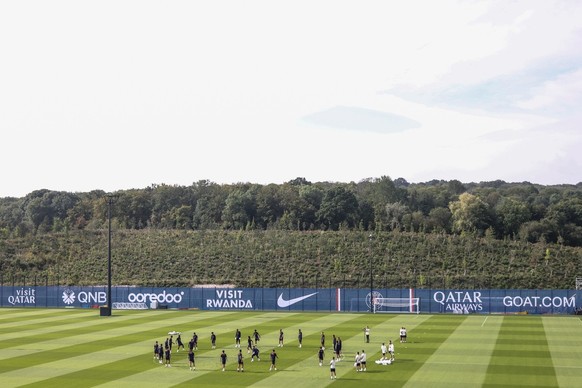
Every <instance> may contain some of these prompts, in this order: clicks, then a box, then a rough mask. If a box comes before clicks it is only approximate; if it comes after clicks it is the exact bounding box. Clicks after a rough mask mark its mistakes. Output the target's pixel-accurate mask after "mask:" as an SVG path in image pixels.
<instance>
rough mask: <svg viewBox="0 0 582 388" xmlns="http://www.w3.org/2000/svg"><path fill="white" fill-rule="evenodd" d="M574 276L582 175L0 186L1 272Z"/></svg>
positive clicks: (361, 282) (305, 283)
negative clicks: (547, 180) (24, 190)
mask: <svg viewBox="0 0 582 388" xmlns="http://www.w3.org/2000/svg"><path fill="white" fill-rule="evenodd" d="M110 222H111V230H112V239H113V247H114V249H113V266H114V268H113V274H114V275H113V281H114V282H115V284H118V285H123V284H126V285H143V286H196V285H200V284H232V285H236V286H239V287H245V286H248V287H286V286H294V287H322V286H330V287H331V286H333V287H335V286H338V287H368V285H369V284H370V283H374V284H376V285H377V286H384V287H420V288H423V287H446V288H573V287H574V281H575V280H574V279H575V278H576V277H577V276H579V275H582V274H578V273H577V272H578V270H579V268H581V267H582V184H577V185H559V186H542V185H536V184H531V183H528V182H522V183H507V182H503V181H494V182H481V183H468V184H463V183H461V182H459V181H436V180H435V181H431V182H426V183H418V184H410V183H408V182H407V181H406V180H404V179H402V178H399V179H396V180H392V179H391V178H389V177H381V178H375V179H365V180H362V181H360V182H358V183H354V182H351V183H334V182H318V183H312V182H309V181H307V180H305V179H303V178H297V179H294V180H292V181H289V182H286V183H284V184H280V185H277V184H270V185H258V184H251V183H237V184H229V185H219V184H216V183H212V182H209V181H199V182H196V183H194V184H192V185H190V186H176V185H174V186H171V185H163V184H162V185H152V186H150V187H147V188H144V189H132V190H120V191H117V192H115V193H105V192H103V191H92V192H89V193H69V192H59V191H51V190H46V189H43V190H37V191H34V192H32V193H30V194H28V195H26V196H25V197H22V198H12V197H7V198H0V283H2V284H27V283H28V284H31V283H34V284H37V283H39V284H49V283H50V284H59V285H61V284H62V285H102V284H105V280H106V273H105V272H104V271H106V266H105V260H106V258H107V245H108V240H107V236H108V230H109V225H110V224H109V223H110Z"/></svg>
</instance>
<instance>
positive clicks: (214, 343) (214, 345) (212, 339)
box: [210, 332, 216, 349]
mask: <svg viewBox="0 0 582 388" xmlns="http://www.w3.org/2000/svg"><path fill="white" fill-rule="evenodd" d="M210 342H212V349H216V334H214V332H212V333H211V334H210Z"/></svg>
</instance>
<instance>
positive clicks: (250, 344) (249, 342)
mask: <svg viewBox="0 0 582 388" xmlns="http://www.w3.org/2000/svg"><path fill="white" fill-rule="evenodd" d="M252 350H253V339H252V338H251V336H250V335H249V338H247V354H248V353H250V352H251V351H252Z"/></svg>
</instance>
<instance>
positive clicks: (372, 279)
mask: <svg viewBox="0 0 582 388" xmlns="http://www.w3.org/2000/svg"><path fill="white" fill-rule="evenodd" d="M373 238H374V235H373V234H372V233H370V235H369V236H368V241H369V242H370V244H369V246H368V256H370V312H371V313H373V312H374V276H373V267H372V239H373Z"/></svg>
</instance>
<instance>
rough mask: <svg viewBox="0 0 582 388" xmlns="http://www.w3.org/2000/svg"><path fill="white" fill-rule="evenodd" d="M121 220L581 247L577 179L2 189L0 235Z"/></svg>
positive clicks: (129, 224)
mask: <svg viewBox="0 0 582 388" xmlns="http://www.w3.org/2000/svg"><path fill="white" fill-rule="evenodd" d="M111 194H113V197H112V199H113V200H112V202H111V203H112V209H111V214H112V219H113V222H114V223H115V227H116V228H121V229H135V230H140V229H148V228H151V229H172V230H289V231H318V230H323V231H349V230H357V231H370V232H384V231H388V232H390V231H393V232H408V233H438V234H445V235H460V236H474V237H487V238H493V239H499V240H515V241H523V242H529V243H537V242H541V243H556V244H560V245H566V246H574V247H580V246H582V183H578V184H576V185H552V186H546V185H539V184H533V183H529V182H521V183H508V182H504V181H501V180H498V181H490V182H479V183H461V182H460V181H458V180H450V181H445V180H433V181H429V182H423V183H409V182H407V181H406V180H405V179H403V178H398V179H395V180H393V179H391V178H390V177H388V176H383V177H380V178H368V179H363V180H361V181H359V182H357V183H356V182H349V183H343V182H313V183H312V182H310V181H308V180H306V179H305V178H296V179H293V180H291V181H288V182H285V183H283V184H267V185H261V184H254V183H235V184H217V183H214V182H211V181H208V180H201V181H198V182H195V183H193V184H192V185H189V186H182V185H166V184H155V185H151V186H149V187H146V188H143V189H131V190H120V191H117V192H115V193H106V192H104V191H102V190H95V191H91V192H85V193H72V192H63V191H52V190H48V189H42V190H36V191H33V192H31V193H29V194H28V195H26V196H24V197H22V198H14V197H5V198H0V237H2V236H3V237H4V238H9V237H25V236H30V235H38V234H43V233H49V232H65V231H71V230H88V231H91V230H101V229H103V228H104V227H106V223H107V221H108V199H109V196H110V195H111Z"/></svg>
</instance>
